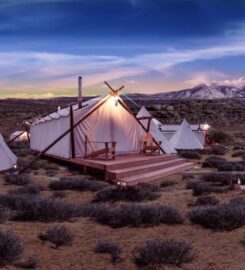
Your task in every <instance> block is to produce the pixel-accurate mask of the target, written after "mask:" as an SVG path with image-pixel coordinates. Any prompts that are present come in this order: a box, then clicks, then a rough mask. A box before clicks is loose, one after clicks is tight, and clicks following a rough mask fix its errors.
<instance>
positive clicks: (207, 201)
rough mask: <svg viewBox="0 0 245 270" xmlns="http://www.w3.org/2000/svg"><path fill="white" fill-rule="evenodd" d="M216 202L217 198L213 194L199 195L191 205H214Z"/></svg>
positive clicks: (217, 201)
mask: <svg viewBox="0 0 245 270" xmlns="http://www.w3.org/2000/svg"><path fill="white" fill-rule="evenodd" d="M218 203H219V200H218V199H216V198H215V197H213V196H201V197H199V198H197V200H196V201H195V202H194V204H193V206H201V205H202V206H203V205H216V204H218Z"/></svg>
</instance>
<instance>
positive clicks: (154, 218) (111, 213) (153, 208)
mask: <svg viewBox="0 0 245 270" xmlns="http://www.w3.org/2000/svg"><path fill="white" fill-rule="evenodd" d="M93 218H94V219H95V220H96V221H97V222H99V223H101V224H105V225H108V226H111V227H113V228H119V227H125V226H129V225H130V226H136V227H137V226H141V225H148V226H155V225H159V224H182V223H183V218H182V217H181V215H180V213H179V211H178V210H177V209H176V208H174V207H171V206H159V205H141V204H124V205H121V206H120V207H117V208H111V207H104V209H103V211H98V209H96V210H94V217H93Z"/></svg>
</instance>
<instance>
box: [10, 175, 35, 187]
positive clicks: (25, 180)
mask: <svg viewBox="0 0 245 270" xmlns="http://www.w3.org/2000/svg"><path fill="white" fill-rule="evenodd" d="M30 182H31V175H30V174H14V173H12V174H7V175H6V177H5V183H6V184H8V185H27V184H29V183H30Z"/></svg>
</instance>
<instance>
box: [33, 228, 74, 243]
mask: <svg viewBox="0 0 245 270" xmlns="http://www.w3.org/2000/svg"><path fill="white" fill-rule="evenodd" d="M38 238H39V239H40V240H41V241H44V242H45V241H49V242H51V243H53V244H54V245H55V248H59V247H60V246H70V245H72V243H73V240H74V234H73V233H72V232H71V231H70V230H69V229H68V228H67V227H66V226H55V227H53V228H50V229H48V230H47V231H46V232H45V233H40V234H39V235H38Z"/></svg>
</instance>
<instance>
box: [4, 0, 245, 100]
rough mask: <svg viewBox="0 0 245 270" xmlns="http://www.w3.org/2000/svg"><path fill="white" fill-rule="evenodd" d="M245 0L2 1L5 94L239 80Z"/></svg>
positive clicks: (150, 88)
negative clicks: (79, 80) (81, 86)
mask: <svg viewBox="0 0 245 270" xmlns="http://www.w3.org/2000/svg"><path fill="white" fill-rule="evenodd" d="M244 11H245V1H243V0H232V1H231V0H1V1H0V97H13V96H14V97H52V96H59V95H66V96H72V95H75V94H76V90H75V89H76V84H77V76H78V75H83V76H84V87H85V94H86V95H94V94H100V93H104V92H105V91H106V89H105V87H104V85H103V81H104V80H108V81H110V82H111V83H112V84H114V85H118V86H119V85H121V84H124V85H126V90H125V91H127V92H142V93H155V92H164V91H171V90H178V89H184V88H188V87H192V86H195V85H196V84H198V83H202V82H209V81H228V82H229V81H232V82H234V81H235V80H238V79H239V78H241V77H242V76H243V75H244V72H243V70H244V68H245V61H244V60H245V46H244V45H245V12H244Z"/></svg>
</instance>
